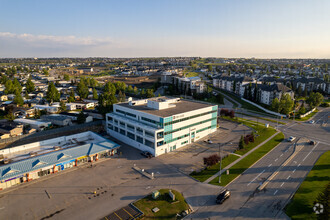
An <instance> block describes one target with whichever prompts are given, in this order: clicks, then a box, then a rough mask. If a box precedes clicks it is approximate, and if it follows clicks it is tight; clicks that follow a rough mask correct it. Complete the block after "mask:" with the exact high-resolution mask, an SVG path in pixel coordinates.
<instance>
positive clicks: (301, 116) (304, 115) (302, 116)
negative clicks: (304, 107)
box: [300, 108, 316, 118]
mask: <svg viewBox="0 0 330 220" xmlns="http://www.w3.org/2000/svg"><path fill="white" fill-rule="evenodd" d="M315 110H316V108H313V109H312V110H310V111H309V112H306V113H305V114H303V115H300V118H304V117H306V116H307V115H309V114H311V113H312V112H314V111H315Z"/></svg>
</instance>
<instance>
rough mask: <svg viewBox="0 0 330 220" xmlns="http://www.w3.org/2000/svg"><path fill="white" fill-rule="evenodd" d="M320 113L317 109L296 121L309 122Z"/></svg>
mask: <svg viewBox="0 0 330 220" xmlns="http://www.w3.org/2000/svg"><path fill="white" fill-rule="evenodd" d="M317 112H318V110H317V109H316V110H315V111H313V112H312V113H310V114H309V115H307V116H306V117H303V118H295V119H294V120H296V121H308V120H309V119H310V118H311V117H313V116H314V115H315V114H316V113H317Z"/></svg>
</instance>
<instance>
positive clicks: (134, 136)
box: [106, 97, 218, 156]
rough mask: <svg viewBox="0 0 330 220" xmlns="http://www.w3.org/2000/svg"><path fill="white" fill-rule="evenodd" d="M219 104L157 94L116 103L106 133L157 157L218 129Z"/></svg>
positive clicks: (108, 118) (107, 117) (108, 119)
mask: <svg viewBox="0 0 330 220" xmlns="http://www.w3.org/2000/svg"><path fill="white" fill-rule="evenodd" d="M217 113H218V106H217V105H209V104H205V103H200V102H193V101H187V100H180V99H179V98H168V97H158V98H151V99H144V100H138V101H129V102H128V103H120V104H114V105H113V112H112V113H108V114H106V129H107V132H108V133H109V134H110V135H111V136H113V137H115V138H117V139H119V140H121V141H123V142H125V143H127V144H129V145H131V146H133V147H135V148H138V149H140V150H142V151H149V152H150V153H152V154H153V155H154V156H159V155H161V154H164V153H167V152H170V151H174V150H176V149H178V148H180V147H183V146H185V145H187V144H190V143H192V142H194V141H196V140H198V139H200V138H203V137H205V136H207V135H209V134H211V133H212V132H214V131H216V129H217Z"/></svg>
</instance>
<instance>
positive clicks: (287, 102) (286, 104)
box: [280, 94, 294, 115]
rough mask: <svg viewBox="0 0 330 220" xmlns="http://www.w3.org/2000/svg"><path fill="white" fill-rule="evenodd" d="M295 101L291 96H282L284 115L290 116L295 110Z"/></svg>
mask: <svg viewBox="0 0 330 220" xmlns="http://www.w3.org/2000/svg"><path fill="white" fill-rule="evenodd" d="M293 105H294V101H293V100H292V99H291V96H290V95H289V94H285V95H283V96H282V98H281V101H280V109H281V110H280V111H281V113H282V114H285V115H288V114H289V113H290V112H291V111H292V109H293Z"/></svg>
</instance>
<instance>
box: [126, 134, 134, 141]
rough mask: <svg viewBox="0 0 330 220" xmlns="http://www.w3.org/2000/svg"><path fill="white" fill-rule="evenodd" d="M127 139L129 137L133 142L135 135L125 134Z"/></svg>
mask: <svg viewBox="0 0 330 220" xmlns="http://www.w3.org/2000/svg"><path fill="white" fill-rule="evenodd" d="M127 137H129V138H130V139H133V140H135V135H134V134H133V133H131V132H127Z"/></svg>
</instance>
